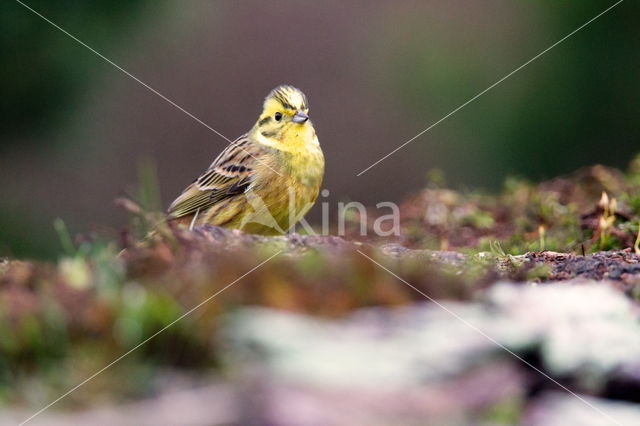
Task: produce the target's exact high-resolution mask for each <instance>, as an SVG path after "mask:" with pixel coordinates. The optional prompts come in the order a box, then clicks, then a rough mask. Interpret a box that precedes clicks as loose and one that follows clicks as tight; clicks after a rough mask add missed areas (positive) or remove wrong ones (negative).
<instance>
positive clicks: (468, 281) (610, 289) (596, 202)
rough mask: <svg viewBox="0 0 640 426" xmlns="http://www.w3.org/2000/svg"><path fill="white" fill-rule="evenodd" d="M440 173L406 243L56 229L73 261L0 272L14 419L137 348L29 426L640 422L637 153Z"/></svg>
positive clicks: (414, 204)
mask: <svg viewBox="0 0 640 426" xmlns="http://www.w3.org/2000/svg"><path fill="white" fill-rule="evenodd" d="M433 176H437V174H433ZM443 186H444V185H443V183H442V181H441V179H435V178H434V179H432V180H431V181H430V182H429V183H428V184H427V187H426V188H425V189H424V190H422V191H420V192H419V193H417V194H415V195H414V196H412V197H410V198H409V199H407V200H406V201H405V202H404V203H403V205H402V206H401V212H402V213H401V214H402V215H401V222H400V235H399V236H391V237H389V236H387V237H375V236H369V237H363V236H361V235H360V233H359V226H358V218H357V217H352V218H351V222H350V223H349V224H348V225H349V226H348V227H347V231H348V232H347V235H345V236H344V237H337V236H314V235H299V234H291V235H287V236H282V237H261V236H254V235H248V234H243V233H241V232H239V231H236V230H228V229H223V228H217V227H212V226H203V227H197V228H195V229H194V230H192V231H190V230H187V229H178V228H175V227H171V226H160V227H159V228H157V229H156V230H155V231H154V232H152V233H151V234H148V231H149V229H150V227H149V224H150V223H153V222H154V220H155V219H154V218H155V216H154V215H153V214H151V213H147V212H145V211H143V210H141V209H139V208H138V207H137V206H136V205H135V204H133V203H131V202H128V201H126V200H121V204H123V205H124V206H125V207H126V208H127V209H128V210H129V211H130V212H131V213H132V215H133V219H132V226H131V227H130V229H128V230H127V231H126V232H123V233H122V234H121V236H120V238H118V239H115V238H109V237H102V236H93V235H89V236H77V237H73V238H72V237H71V236H69V235H67V234H66V233H65V230H64V225H63V224H61V223H58V224H57V227H58V230H59V231H60V234H61V242H62V243H63V246H64V247H65V250H66V254H64V255H61V257H60V259H59V260H58V261H57V262H55V263H49V262H33V261H30V260H28V259H21V260H20V259H5V260H3V261H2V263H0V316H1V320H0V336H1V337H2V338H1V339H0V403H1V404H2V405H4V408H5V409H4V410H3V413H4V414H0V423H5V422H9V421H13V422H15V421H20V420H24V419H26V418H27V417H29V416H30V415H31V414H33V413H35V412H36V411H38V410H39V409H40V408H42V407H44V406H45V405H47V404H48V403H49V402H51V401H53V400H55V399H56V398H58V397H59V396H60V395H62V394H63V393H65V392H66V391H67V390H69V389H71V388H73V387H74V386H75V385H76V384H78V383H81V382H82V381H83V380H85V379H86V378H87V377H90V376H91V375H92V374H93V373H95V372H96V371H98V370H100V369H101V368H103V367H104V366H105V365H107V364H109V363H110V362H112V361H114V360H116V359H118V358H119V357H120V356H121V355H122V354H125V353H127V352H128V351H129V350H130V349H132V348H135V347H136V346H137V345H138V344H139V343H141V342H145V343H144V344H143V345H142V346H140V347H139V348H138V349H136V350H135V351H133V352H131V353H130V354H129V355H127V356H126V357H124V358H122V359H121V360H119V361H118V362H117V364H115V365H113V366H112V367H110V368H109V369H108V370H105V371H104V372H103V373H101V374H99V375H97V376H96V377H95V378H93V379H92V380H91V381H89V382H87V383H86V384H85V385H83V386H82V387H81V388H79V389H78V390H76V391H74V392H72V393H70V394H69V395H67V396H66V397H65V398H64V399H62V400H61V401H60V402H59V403H57V404H56V405H55V406H53V407H51V408H50V409H49V410H47V411H45V412H44V413H42V414H41V415H39V416H38V417H36V418H34V419H33V420H32V421H33V423H34V424H38V423H42V424H69V423H82V422H91V423H92V424H113V423H115V422H118V423H120V424H147V423H148V424H158V423H163V424H183V423H184V421H185V417H184V416H187V415H188V416H189V418H188V420H189V421H188V423H190V424H203V425H204V424H234V423H236V424H248V423H251V424H279V425H311V424H337V425H342V424H424V419H425V418H428V419H430V422H431V423H430V424H469V423H475V424H514V423H524V424H531V425H547V424H554V423H553V422H554V421H557V419H558V418H562V419H563V423H562V424H608V423H612V422H613V423H614V424H615V422H617V423H620V424H637V423H639V422H640V405H638V403H639V402H640V398H639V397H638V395H640V381H639V380H638V377H640V375H639V374H638V372H639V371H640V364H639V363H638V361H637V360H639V359H640V325H639V323H638V313H639V308H638V300H639V299H640V263H639V261H640V256H639V255H638V251H639V250H638V243H637V241H638V232H639V229H638V228H639V224H640V158H638V159H635V160H634V161H632V163H631V165H630V167H629V170H627V171H625V172H621V171H617V170H613V169H608V168H605V167H602V166H594V167H590V168H586V169H583V170H580V171H578V172H576V173H574V174H572V175H570V176H566V177H561V178H557V179H554V180H551V181H548V182H543V183H541V184H533V183H530V182H526V181H523V180H516V179H510V180H508V181H507V182H506V183H505V186H504V189H503V190H502V191H501V192H500V193H498V194H484V193H478V192H459V191H453V190H449V189H445V188H444V187H443ZM375 214H376V213H375V211H374V210H372V211H371V212H370V215H369V221H368V227H372V224H373V221H374V219H375ZM369 235H371V234H369ZM248 271H250V273H248ZM150 337H152V338H151V339H149V338H150ZM147 339H148V340H147ZM221 401H222V402H221ZM238 407H251V408H250V409H239V408H238ZM589 422H591V423H589Z"/></svg>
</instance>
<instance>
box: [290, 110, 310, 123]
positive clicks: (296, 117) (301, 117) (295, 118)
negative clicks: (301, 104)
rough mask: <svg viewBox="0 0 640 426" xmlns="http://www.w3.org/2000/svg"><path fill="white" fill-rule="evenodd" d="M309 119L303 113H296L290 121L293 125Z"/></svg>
mask: <svg viewBox="0 0 640 426" xmlns="http://www.w3.org/2000/svg"><path fill="white" fill-rule="evenodd" d="M308 119H309V116H308V115H307V114H306V113H305V112H303V111H296V115H294V116H293V118H292V119H291V121H293V122H294V123H304V122H305V121H307V120H308Z"/></svg>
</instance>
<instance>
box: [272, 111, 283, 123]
mask: <svg viewBox="0 0 640 426" xmlns="http://www.w3.org/2000/svg"><path fill="white" fill-rule="evenodd" d="M273 118H275V119H276V121H280V120H282V113H281V112H276V115H274V116H273Z"/></svg>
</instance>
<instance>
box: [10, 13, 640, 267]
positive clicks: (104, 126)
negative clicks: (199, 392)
mask: <svg viewBox="0 0 640 426" xmlns="http://www.w3.org/2000/svg"><path fill="white" fill-rule="evenodd" d="M26 3H27V4H28V5H30V6H31V7H33V8H34V9H36V10H37V11H39V12H40V13H42V14H43V15H44V16H46V17H47V18H49V19H51V20H52V21H53V22H55V23H57V24H58V25H60V26H61V27H62V28H64V29H66V30H67V31H69V32H70V33H72V34H74V35H75V36H77V37H78V38H79V39H80V40H82V41H83V42H85V43H87V44H88V45H89V46H91V47H93V48H94V49H96V50H97V51H99V52H101V53H102V54H104V55H105V56H107V57H108V58H110V59H111V60H113V61H114V62H115V63H117V64H118V65H120V66H122V67H123V68H125V69H126V70H128V71H129V72H131V73H132V74H134V75H135V76H137V77H138V78H140V79H141V80H142V81H144V82H145V83H147V84H149V85H150V86H152V87H154V88H155V89H156V90H158V91H159V92H161V93H162V94H164V95H165V96H167V97H168V98H170V99H172V100H173V101H175V102H176V103H177V104H179V105H180V106H182V107H183V108H185V109H186V110H188V111H189V112H191V113H192V114H194V115H195V116H197V117H199V118H200V119H202V120H203V121H204V122H206V123H207V124H209V125H210V126H212V127H214V128H215V129H217V130H218V131H220V132H221V133H223V134H224V135H226V136H227V137H229V138H235V137H237V136H239V135H240V134H242V133H243V132H245V131H246V130H248V129H249V127H250V126H252V125H253V123H254V121H255V119H256V117H257V114H258V112H259V109H260V104H261V101H262V98H263V97H264V96H265V95H266V94H267V93H268V91H269V90H270V89H271V88H273V87H274V86H276V85H277V84H280V83H290V84H293V85H296V86H298V87H300V88H302V89H303V90H304V91H305V92H306V93H307V95H308V97H309V99H310V104H311V116H312V119H313V120H314V123H315V125H316V128H317V130H318V134H319V137H320V141H321V144H322V145H323V149H324V151H325V154H326V157H327V172H326V178H325V185H324V186H325V188H327V189H329V190H330V192H331V199H332V200H342V199H351V200H358V201H363V202H365V203H376V202H380V201H386V200H391V201H399V200H401V199H402V198H403V197H405V196H406V195H407V194H409V193H411V192H413V191H415V190H417V189H418V188H420V187H421V186H423V185H424V182H425V175H426V173H427V171H428V170H430V169H433V168H435V167H437V168H440V169H442V170H443V171H444V172H445V174H446V176H447V180H448V182H449V184H451V185H452V186H454V187H471V188H476V187H480V188H488V189H495V188H497V187H499V185H500V184H501V182H502V181H503V180H504V178H505V177H506V176H509V175H518V176H523V177H528V178H532V179H544V178H549V177H553V176H555V175H557V174H562V173H567V172H570V171H572V170H574V169H576V168H578V167H581V166H584V165H588V164H592V163H603V164H607V165H611V166H617V167H624V166H625V165H626V164H627V163H628V162H629V160H630V159H631V158H632V156H633V154H635V153H636V152H637V151H640V149H639V148H640V144H639V142H640V120H638V116H639V113H640V78H639V76H640V56H639V55H638V51H640V50H639V48H640V31H638V22H639V21H640V4H639V3H638V2H632V1H626V2H623V3H622V4H620V5H619V6H618V7H616V8H614V9H613V10H612V11H611V12H610V13H608V14H606V15H604V16H603V17H602V18H600V19H598V20H597V21H595V22H594V23H593V24H591V25H589V26H588V27H586V28H585V29H584V30H583V31H580V32H579V33H577V34H576V35H575V36H574V37H572V38H570V39H568V40H567V41H566V42H564V43H562V44H560V45H559V46H557V47H556V48H555V49H553V50H551V51H550V52H549V53H547V54H546V55H544V56H543V57H542V58H540V59H539V60H538V61H535V62H534V63H532V64H531V65H529V66H528V67H526V68H524V69H523V70H522V71H520V72H519V73H517V74H515V75H514V76H513V77H511V78H510V79H508V80H506V81H505V82H504V83H502V84H501V85H499V86H498V87H496V88H495V89H493V90H491V91H490V92H489V93H487V94H486V95H484V96H483V97H481V98H480V99H478V100H477V101H475V102H474V103H472V104H470V105H469V106H467V107H466V108H464V109H463V110H461V111H460V112H459V113H457V114H456V115H454V116H452V117H450V118H449V119H448V120H446V121H444V122H443V123H441V124H440V125H438V126H437V127H435V128H434V129H433V130H432V131H430V132H428V133H426V134H425V135H423V136H421V137H420V138H418V139H417V140H415V141H414V142H413V143H411V144H410V145H409V146H407V147H406V148H405V149H403V150H401V151H399V152H398V153H396V154H395V155H393V156H392V157H390V158H389V159H387V160H386V161H384V162H383V163H381V164H379V165H378V166H376V167H375V168H373V169H371V170H370V171H368V172H367V173H365V174H364V175H362V176H361V177H356V176H355V175H356V174H357V173H358V172H360V171H361V170H363V169H364V168H365V167H367V166H369V165H370V164H371V163H373V162H374V161H376V160H378V159H379V158H380V157H382V156H383V155H385V154H387V153H388V152H389V151H391V150H392V149H394V148H395V147H397V146H398V145H400V144H401V143H403V142H405V141H406V140H408V139H409V138H411V137H413V136H414V135H415V134H417V133H418V132H419V131H421V130H423V129H425V128H426V127H428V126H429V125H431V124H432V123H433V122H435V121H437V120H438V119H440V118H441V117H442V116H444V115H445V114H447V113H449V112H450V111H451V110H453V109H454V108H456V107H458V106H459V105H460V104H462V103H464V102H465V101H467V100H468V99H469V98H471V97H472V96H474V95H475V94H476V93H478V92H480V91H481V90H483V89H485V88H486V87H488V86H489V85H491V84H492V83H494V82H495V81H497V80H498V79H499V78H501V77H502V76H504V75H505V74H507V73H509V72H510V71H511V70H513V69H514V68H516V67H517V66H519V65H521V64H522V63H524V62H525V61H527V60H529V59H530V58H532V57H533V56H535V55H536V54H538V53H539V52H540V51H542V50H543V49H545V48H547V47H548V46H550V45H551V44H553V43H555V42H556V41H557V40H559V39H560V38H562V37H563V36H565V35H566V34H568V33H569V32H571V31H573V30H574V29H575V28H577V27H578V26H580V25H582V24H583V23H584V22H586V21H587V20H589V19H591V18H592V17H594V16H595V15H596V14H598V13H600V12H601V11H602V10H604V9H605V8H606V7H608V6H610V5H611V4H613V3H614V1H596V0H593V1H585V0H571V1H563V2H550V1H526V2H514V1H507V0H501V1H500V0H486V1H483V2H472V1H446V2H445V1H409V0H400V1H393V0H384V1H375V2H372V1H350V2H343V1H337V0H336V1H334V0H331V1H324V2H310V1H304V0H300V1H273V2H261V1H258V0H245V1H242V2H231V1H221V0H220V1H208V2H203V1H178V0H172V1H153V2H152V1H150V0H136V1H130V2H127V3H122V2H116V1H109V0H100V1H93V2H82V1H72V0H67V1H57V2H46V1H44V0H29V1H27V2H26ZM0 23H1V28H2V31H0V58H1V59H0V60H1V61H2V63H1V65H0V90H1V92H0V93H1V96H0V105H1V108H2V114H0V123H1V125H0V140H1V141H2V143H1V145H0V171H1V176H2V185H0V255H12V256H18V257H24V256H33V257H40V258H51V257H54V256H55V255H56V253H57V252H58V251H59V242H58V239H57V238H56V236H55V232H54V230H53V226H52V224H53V221H54V219H55V218H57V217H61V218H62V219H64V221H65V222H66V223H67V225H68V226H69V228H70V229H71V231H72V232H89V231H92V230H97V231H103V230H117V229H119V228H120V227H122V226H124V225H125V223H126V217H125V214H124V213H123V212H121V211H119V209H118V208H117V207H116V206H115V204H114V202H113V199H114V198H115V197H116V196H118V195H120V194H122V193H123V191H126V192H129V193H130V192H132V191H133V187H134V186H135V185H136V182H138V180H139V176H138V173H139V169H140V164H144V163H149V162H152V163H153V164H155V167H156V168H157V173H158V179H159V187H160V194H161V197H162V202H163V207H166V205H167V204H168V203H169V202H170V201H171V199H173V197H175V196H176V195H177V194H178V193H179V191H180V190H181V189H182V188H183V187H184V186H185V185H186V184H187V183H189V182H190V181H191V180H193V178H195V177H196V176H197V175H198V173H200V172H201V171H202V170H204V169H205V168H206V167H207V166H208V164H209V163H210V161H211V160H212V159H213V158H214V157H215V155H216V154H217V153H218V152H219V151H220V150H221V149H222V148H223V147H224V146H225V144H226V142H225V141H224V140H223V139H222V138H220V137H219V136H217V135H215V134H214V133H212V132H211V131H209V130H208V129H206V128H205V127H204V126H202V125H201V124H199V123H197V122H196V121H195V120H193V119H192V118H190V117H188V116H187V115H185V114H184V113H183V112H181V111H179V110H177V109H176V108H174V107H173V106H171V105H169V104H168V103H167V102H165V101H164V100H162V99H161V98H160V97H158V96H157V95H155V94H153V93H151V92H150V91H149V90H147V89H146V88H144V87H143V86H141V85H140V84H139V83H137V82H135V81H134V80H132V79H131V78H129V77H128V76H126V75H125V74H123V73H122V72H121V71H119V70H117V69H116V68H114V67H113V66H111V65H109V64H108V63H106V62H105V61H104V60H103V59H101V58H99V57H98V56H96V55H95V54H94V53H91V52H90V51H89V50H87V49H86V48H85V47H82V46H80V45H79V44H78V43H77V42H75V41H73V40H72V39H71V38H69V37H68V36H66V35H64V34H63V33H61V32H60V31H59V30H57V29H55V28H54V27H53V26H51V25H50V24H48V23H47V22H45V21H44V20H43V19H42V18H40V17H38V16H36V15H35V14H33V13H32V12H30V11H29V10H27V9H26V8H25V7H23V6H21V5H20V4H19V3H17V2H15V1H13V0H7V1H4V2H2V3H1V4H0ZM317 213H318V212H317V211H316V212H315V213H312V215H311V218H312V219H313V218H314V217H315V216H314V214H316V215H317Z"/></svg>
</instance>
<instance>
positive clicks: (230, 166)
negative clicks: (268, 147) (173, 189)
mask: <svg viewBox="0 0 640 426" xmlns="http://www.w3.org/2000/svg"><path fill="white" fill-rule="evenodd" d="M263 154H264V151H263V148H262V147H261V146H260V145H258V144H256V143H251V141H250V140H249V139H248V137H247V135H243V136H241V137H239V138H238V139H237V140H235V141H234V142H233V143H232V144H230V145H229V146H228V147H227V148H225V150H224V151H222V152H221V153H220V155H219V156H218V157H217V158H216V159H215V160H214V161H213V163H211V165H210V166H209V169H207V171H206V172H205V173H204V174H203V175H202V176H200V177H199V178H198V179H196V180H195V182H193V183H192V184H191V185H189V186H188V187H187V188H186V189H185V190H184V191H183V192H182V194H180V196H179V197H178V198H176V199H175V200H174V201H173V203H171V206H170V207H169V217H170V218H172V219H175V218H179V217H183V216H188V215H191V214H195V213H196V212H197V211H198V210H200V211H204V210H207V209H208V208H210V207H211V206H213V205H215V204H216V203H218V202H220V201H221V200H224V199H225V198H228V197H231V196H234V195H237V194H241V193H243V192H244V191H245V190H246V189H247V187H248V186H249V185H250V184H251V182H252V175H253V170H254V166H255V164H256V163H257V161H259V160H257V159H256V158H258V157H260V156H262V155H263Z"/></svg>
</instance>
